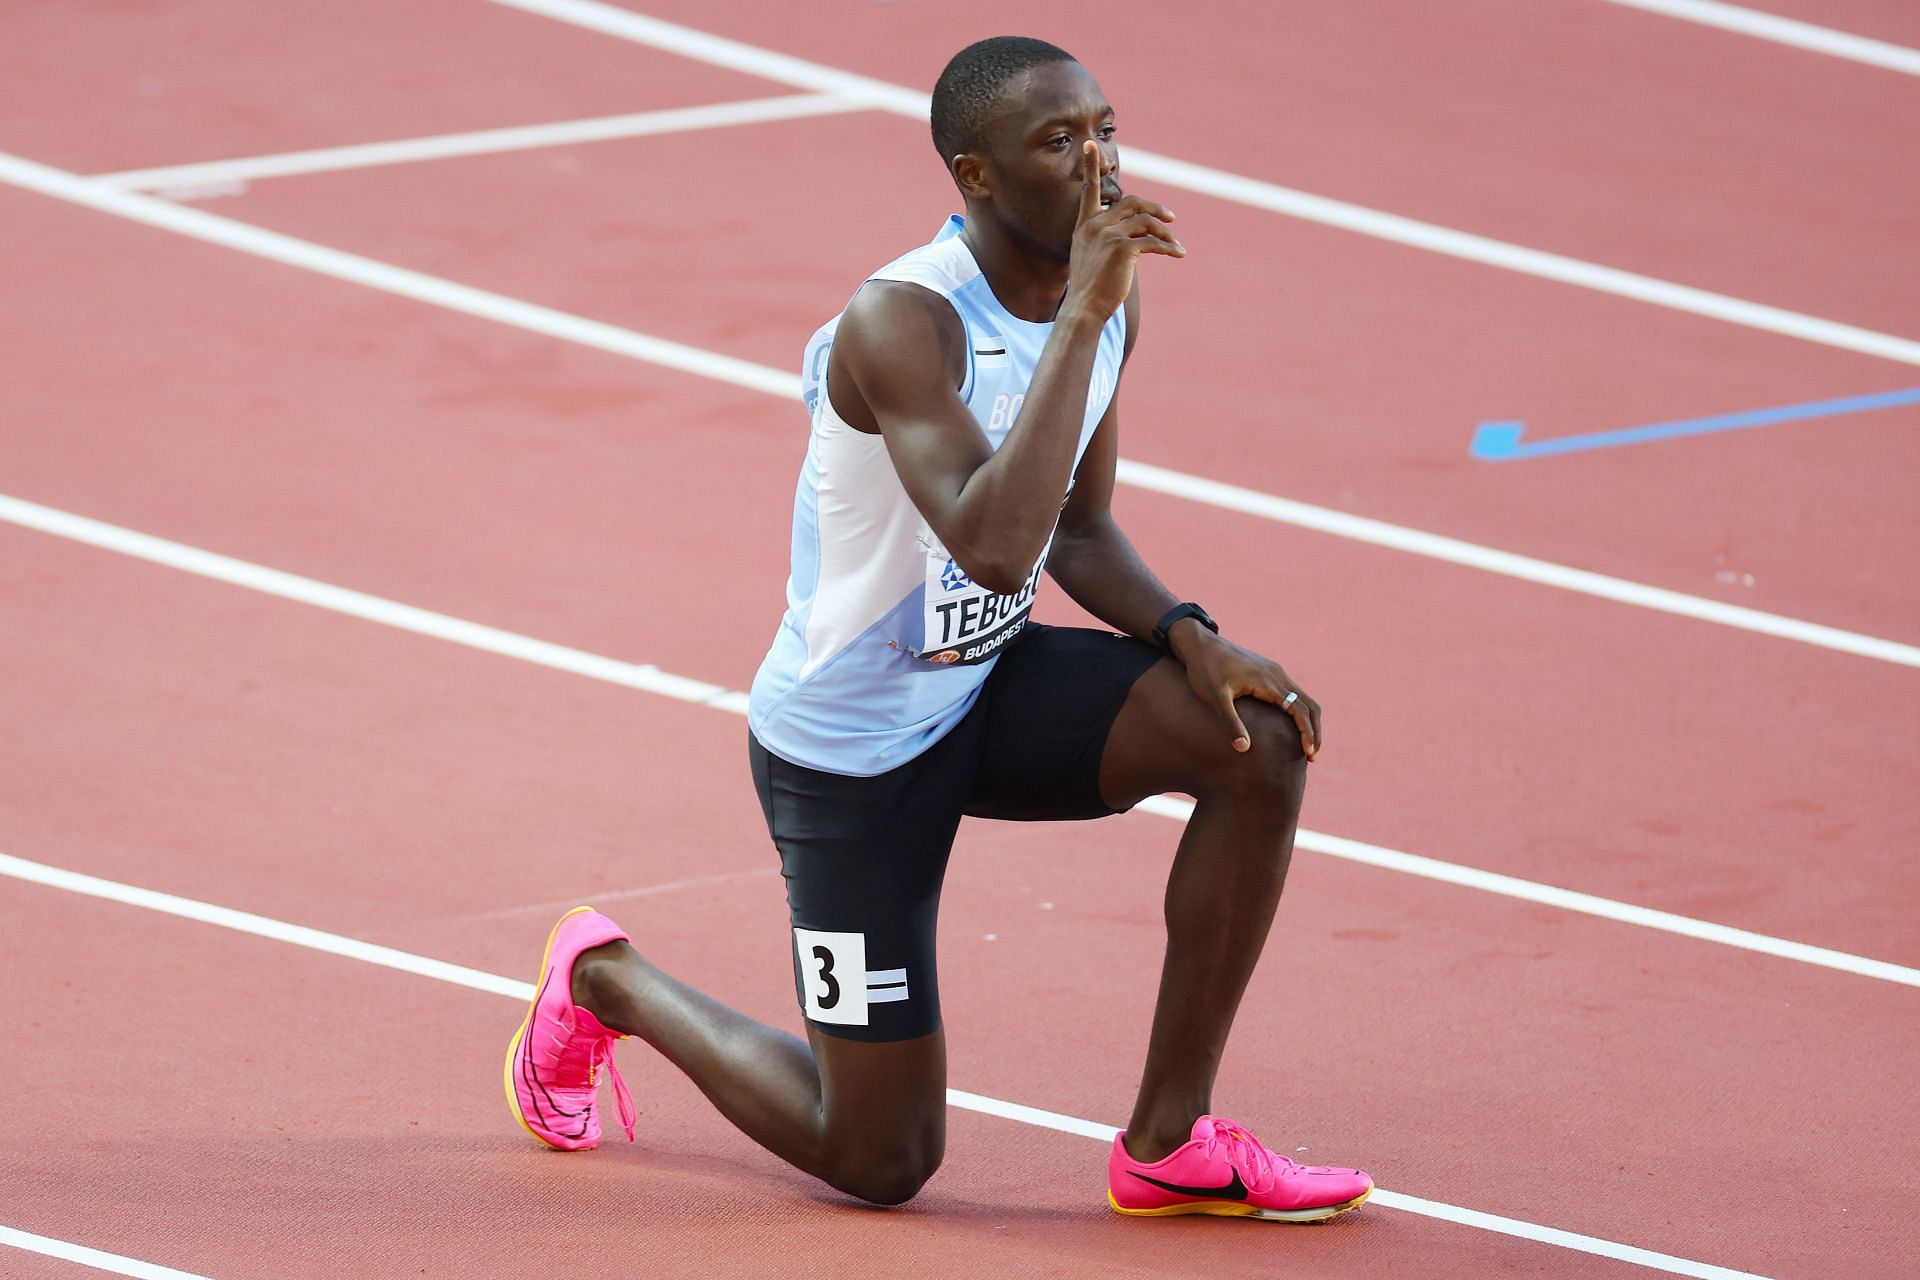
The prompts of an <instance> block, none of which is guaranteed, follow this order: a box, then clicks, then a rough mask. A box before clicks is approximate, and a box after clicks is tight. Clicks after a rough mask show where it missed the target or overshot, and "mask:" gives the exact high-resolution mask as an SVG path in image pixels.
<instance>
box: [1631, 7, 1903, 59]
mask: <svg viewBox="0 0 1920 1280" xmlns="http://www.w3.org/2000/svg"><path fill="white" fill-rule="evenodd" d="M1607 3H1608V4H1617V5H1622V6H1624V7H1626V8H1628V9H1644V10H1646V11H1647V12H1648V13H1659V14H1664V15H1666V16H1667V17H1669V18H1679V19H1681V20H1682V21H1684V22H1698V23H1700V24H1701V25H1703V26H1708V27H1718V28H1720V29H1721V30H1722V31H1737V32H1739V33H1740V34H1741V35H1743V36H1757V37H1759V38H1760V39H1762V40H1771V41H1773V42H1774V43H1775V44H1785V45H1792V46H1793V47H1794V48H1796V49H1807V50H1810V51H1812V52H1814V53H1825V54H1830V55H1832V56H1833V57H1836V58H1845V59H1847V60H1848V61H1850V62H1863V63H1865V64H1866V65H1868V66H1870V67H1884V68H1885V69H1887V70H1888V71H1899V72H1903V73H1905V74H1907V75H1910V76H1920V49H1909V48H1907V46H1905V45H1900V44H1888V43H1887V42H1886V41H1884V40H1870V39H1868V38H1867V37H1866V36H1855V35H1848V34H1847V33H1846V32H1844V31H1835V30H1834V29H1833V28H1831V27H1816V26H1814V25H1813V24H1812V23H1811V22H1796V21H1795V20H1793V19H1792V18H1782V17H1780V16H1779V15H1778V14H1772V13H1761V12H1760V11H1758V10H1757V9H1743V8H1741V7H1740V6H1739V5H1735V4H1720V3H1718V0H1607Z"/></svg>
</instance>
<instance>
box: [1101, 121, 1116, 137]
mask: <svg viewBox="0 0 1920 1280" xmlns="http://www.w3.org/2000/svg"><path fill="white" fill-rule="evenodd" d="M1100 136H1101V138H1103V139H1105V138H1111V137H1112V136H1113V126H1112V125H1110V124H1103V125H1101V126H1100Z"/></svg>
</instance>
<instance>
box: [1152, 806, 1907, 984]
mask: <svg viewBox="0 0 1920 1280" xmlns="http://www.w3.org/2000/svg"><path fill="white" fill-rule="evenodd" d="M1135 807H1136V808H1140V809H1144V810H1146V811H1147V812H1149V813H1157V814H1159V815H1160V816H1162V817H1166V818H1175V819H1178V820H1179V821H1182V822H1184V821H1186V820H1187V819H1188V818H1189V817H1191V816H1193V801H1191V800H1187V799H1183V798H1182V797H1180V796H1152V797H1150V798H1148V799H1146V800H1142V801H1141V802H1140V803H1139V804H1138V805H1137V806H1135ZM1294 843H1295V844H1296V845H1298V846H1299V847H1300V848H1302V849H1311V850H1312V851H1313V852H1315V853H1322V854H1325V855H1326V856H1327V857H1329V858H1339V859H1341V860H1343V861H1346V862H1361V863H1365V864H1366V865H1367V866H1370V867H1380V868H1383V869H1385V870H1388V871H1398V872H1400V873H1401V874H1403V875H1409V876H1420V877H1421V878H1423V879H1427V880H1438V881H1441V882H1442V883H1444V884H1453V885H1459V886H1461V887H1462V888H1467V889H1479V890H1481V891H1482V892H1485V893H1496V894H1499V895H1500V896H1501V897H1505V898H1519V899H1520V900H1521V901H1523V902H1537V903H1539V904H1541V905H1542V906H1547V907H1558V908H1560V909H1561V910H1562V911H1573V912H1577V913H1579V914H1580V915H1587V916H1598V917H1599V918H1601V919H1602V920H1613V921H1616V922H1618V923H1620V924H1632V925H1639V926H1640V927H1641V928H1644V929H1658V930H1659V931H1660V932H1662V933H1673V934H1678V935H1680V936H1681V937H1683V938H1697V939H1699V940H1700V941H1702V942H1717V943H1719V944H1720V945H1721V946H1723V947H1738V948H1739V949H1740V950H1742V951H1757V952H1759V953H1760V954H1761V955H1769V956H1778V957H1779V958H1780V959H1782V960H1797V961H1799V962H1800V963H1801V964H1811V965H1818V966H1820V967H1821V968H1823V969H1838V970H1839V971H1841V972H1842V973H1857V974H1859V975H1860V976H1861V977H1864V978H1879V979H1880V980H1881V981H1883V982H1896V983H1899V984H1900V985H1902V986H1907V987H1920V969H1912V968H1908V967H1907V966H1906V965H1900V964H1893V963H1891V962H1889V961H1886V960H1870V959H1867V958H1866V957H1864V956H1856V955H1853V954H1851V953H1849V952H1845V951H1834V950H1832V949H1830V948H1827V947H1816V946H1812V945H1810V944H1808V943H1805V942H1792V941H1789V940H1788V939H1786V938H1775V937H1773V936H1771V935H1769V934H1764V933H1754V932H1752V931H1750V930H1747V929H1735V928H1733V927H1732V926H1730V925H1724V924H1715V923H1713V922H1712V921H1710V920H1696V919H1695V918H1694V917H1692V916H1682V915H1675V914H1674V913H1673V912H1671V911H1657V910H1655V909H1654V908H1652V907H1637V906H1634V905H1633V904H1632V903H1630V902H1618V901H1615V900H1614V899H1612V898H1602V897H1598V896H1596V895H1594V894H1591V893H1581V892H1579V891H1577V890H1574V889H1562V888H1559V887H1557V886H1555V885H1550V884H1541V883H1539V882H1538V881H1535V880H1522V879H1520V878H1518V877H1517V876H1507V875H1501V874H1500V873H1499V872H1497V871H1482V870H1480V869H1479V868H1478V867H1466V866H1462V865H1460V864H1459V863H1457V862H1442V861H1441V860H1439V859H1438V858H1428V857H1423V856H1422V855H1420V854H1417V853H1403V852H1401V851H1400V850H1398V849H1389V848H1386V847H1385V846H1383V845H1377V844H1367V843H1365V842H1364V841H1360V840H1349V839H1347V838H1346V837H1345V836H1330V835H1327V834H1326V833H1324V832H1320V831H1308V830H1305V829H1302V830H1301V831H1300V832H1299V833H1298V834H1297V835H1296V836H1295V837H1294Z"/></svg>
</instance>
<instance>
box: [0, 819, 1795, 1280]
mask: <svg viewBox="0 0 1920 1280" xmlns="http://www.w3.org/2000/svg"><path fill="white" fill-rule="evenodd" d="M0 875H5V876H10V877H12V878H14V879H16V880H25V881H27V882H29V883H32V884H38V885H44V886H46V887H47V888H52V889H63V890H66V891H67V892H69V893H77V894H82V895H84V896H86V897H91V898H104V899H106V900H107V901H110V902H119V903H124V904H125V905H127V906H133V907H141V908H143V909H145V910H148V911H157V912H160V913H162V914H164V915H170V916H179V917H181V918H183V919H187V920H197V921H200V922H201V923H203V924H213V925H219V926H221V927H222V928H227V929H237V930H239V931H240V932H242V933H250V934H253V935H254V936H256V937H260V938H270V939H272V940H274V941H276V942H286V943H290V944H292V945H294V946H296V947H307V948H310V949H312V950H315V951H323V952H326V953H327V954H328V955H334V956H342V957H345V958H347V959H350V960H363V961H365V962H366V963H368V964H375V965H379V966H381V967H382V968H386V969H397V970H399V971H401V972H402V973H412V974H418V975H419V976H421V977H423V978H437V979H439V980H440V981H442V982H451V983H453V984H455V985H456V986H462V987H471V988H473V989H474V990H476V991H488V992H492V993H493V994H495V995H502V996H508V997H511V998H512V999H515V1000H523V1001H524V1000H531V999H533V994H534V987H533V984H532V983H530V982H520V981H517V980H515V979H513V978H505V977H501V976H499V975H497V974H491V973H483V972H481V971H480V970H478V969H469V968H467V967H466V966H464V965H457V964H449V963H447V962H446V961H444V960H435V959H433V958H431V957H429V956H421V955H414V954H412V953H411V952H406V951H396V950H394V949H393V948H392V947H383V946H379V945H377V944H375V943H371V942H362V941H360V940H359V939H358V938H348V937H343V936H342V935H340V934H337V933H324V932H322V931H320V930H318V929H309V928H307V927H306V926H305V925H297V924H288V923H287V922H285V921H282V920H275V919H272V918H271V917H268V916H258V915H253V914H252V913H250V912H246V911H235V910H233V909H232V908H231V907H220V906H215V905H213V904H212V903H207V902H200V901H197V900H195V899H193V898H182V897H177V896H175V895H173V894H170V893H160V892H157V891H155V890H152V889H142V888H139V887H137V886H134V885H128V884H122V883H120V882H119V881H117V880H103V879H101V878H100V877H98V876H90V875H85V874H82V873H81V872H78V871H68V870H66V869H65V868H63V867H55V866H50V865H48V864H47V863H44V862H30V861H28V860H27V859H25V858H17V857H14V856H13V855H11V854H7V853H0ZM947 1103H948V1105H950V1106H955V1107H960V1108H963V1109H965V1110H968V1111H978V1112H982V1113H984V1114H986V1115H991V1116H998V1117H1000V1118H1002V1119H1006V1120H1013V1121H1017V1122H1019V1123H1021V1124H1027V1125H1033V1126H1036V1127H1038V1128H1044V1129H1057V1130H1059V1131H1060V1132H1062V1133H1071V1134H1077V1135H1079V1136H1081V1137H1085V1138H1094V1139H1097V1140H1099V1141H1101V1142H1112V1141H1113V1137H1114V1135H1115V1134H1116V1133H1118V1132H1119V1130H1118V1129H1115V1128H1114V1127H1113V1126H1111V1125H1103V1124H1097V1123H1095V1122H1094V1121H1091V1120H1082V1119H1080V1118H1079V1117H1077V1116H1069V1115H1063V1114H1061V1113H1060V1112H1058V1111H1044V1110H1041V1109H1040V1108H1039V1107H1029V1106H1023V1105H1022V1104H1020V1103H1017V1102H1006V1101H1003V1100H1002V1099H999V1098H991V1097H988V1096H986V1095H985V1094H979V1093H968V1092H966V1091H965V1090H962V1089H949V1090H947ZM1369 1203H1372V1204H1378V1205H1381V1206H1383V1207H1385V1208H1390V1209H1399V1210H1402V1211H1404V1212H1407V1213H1414V1214H1419V1215H1421V1216H1423V1217H1429V1218H1439V1219H1441V1220H1443V1221H1446V1222H1453V1223H1458V1224H1460V1225H1462V1226H1469V1227H1477V1228H1479V1229H1480V1230H1483V1231H1495V1232H1499V1233H1500V1234H1502V1235H1509V1236H1517V1237H1519V1238H1521V1239H1523V1240H1531V1241H1534V1242H1536V1243H1540V1244H1547V1245H1553V1246H1556V1247H1558V1248H1562V1249H1570V1250H1574V1251H1576V1252H1579V1253H1590V1254H1597V1255H1598V1256H1600V1257H1603V1258H1616V1259H1619V1260H1621V1261H1624V1262H1632V1263H1636V1264H1638V1265H1640V1266H1643V1267H1650V1268H1653V1269H1655V1270H1659V1271H1666V1272H1669V1273H1671V1274H1673V1275H1681V1276H1696V1277H1700V1280H1766V1278H1765V1277H1762V1276H1756V1275H1754V1274H1753V1273H1752V1272H1748V1271H1734V1270H1731V1269H1729V1268H1727V1267H1718V1266H1714V1265H1713V1264H1711V1263H1706V1262H1695V1261H1693V1260H1692V1259H1690V1258H1680V1257H1675V1256H1674V1255H1672V1254H1667V1253H1655V1252H1654V1251H1652V1250H1650V1249H1642V1248H1639V1247H1638V1246H1636V1245H1630V1244H1621V1243H1619V1242H1617V1241H1613V1240H1603V1239H1600V1238H1599V1237H1597V1236H1587V1235H1580V1234H1578V1233H1576V1232H1572V1231H1562V1230H1560V1229H1559V1228H1557V1227H1548V1226H1542V1225H1540V1224H1538V1223H1533V1222H1524V1221H1522V1220H1520V1219H1518V1218H1503V1217H1500V1216H1499V1215H1497V1214H1491V1213H1482V1212H1480V1211H1479V1210H1477V1209H1466V1208H1462V1207H1461V1206H1459V1205H1452V1204H1445V1203H1442V1202H1440V1201H1437V1200H1426V1199H1423V1198H1421V1197H1419V1196H1410V1195H1403V1194H1401V1193H1399V1192H1394V1191H1386V1190H1376V1191H1375V1192H1374V1194H1373V1198H1372V1199H1371V1201H1369ZM30 1238H31V1239H40V1238H41V1237H30ZM0 1239H3V1238H0ZM68 1247H69V1248H74V1247H77V1246H68ZM85 1252H88V1253H93V1252H95V1251H93V1250H86V1251H85ZM99 1256H101V1257H109V1258H111V1257H114V1255H112V1254H102V1255H99ZM121 1261H124V1262H132V1259H121ZM134 1265H138V1266H145V1265H147V1264H145V1263H135V1264H134ZM122 1274H125V1275H142V1276H146V1275H150V1276H153V1277H155V1280H172V1278H173V1277H186V1280H201V1278H199V1277H190V1276H186V1273H185V1272H180V1271H168V1270H166V1269H164V1268H156V1269H154V1270H152V1271H145V1272H135V1271H128V1272H123V1273H122Z"/></svg>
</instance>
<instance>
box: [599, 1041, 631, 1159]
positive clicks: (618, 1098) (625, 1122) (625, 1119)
mask: <svg viewBox="0 0 1920 1280" xmlns="http://www.w3.org/2000/svg"><path fill="white" fill-rule="evenodd" d="M613 1041H614V1037H613V1036H606V1037H604V1038H602V1039H601V1040H599V1041H598V1042H596V1043H595V1044H594V1046H593V1061H592V1063H591V1064H589V1066H588V1068H587V1082H588V1083H589V1084H598V1083H599V1080H600V1068H601V1067H605V1068H606V1069H607V1081H608V1083H610V1084H612V1085H613V1105H614V1108H615V1109H616V1110H618V1111H619V1113H620V1127H621V1128H622V1129H625V1130H626V1131H627V1141H628V1142H632V1141H633V1126H634V1125H635V1124H636V1123H637V1122H638V1121H639V1119H640V1109H639V1108H638V1107H636V1106H634V1105H633V1094H632V1093H631V1092H630V1091H629V1090H628V1089H627V1082H626V1081H625V1080H622V1079H621V1078H620V1068H619V1067H616V1066H614V1065H613Z"/></svg>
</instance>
